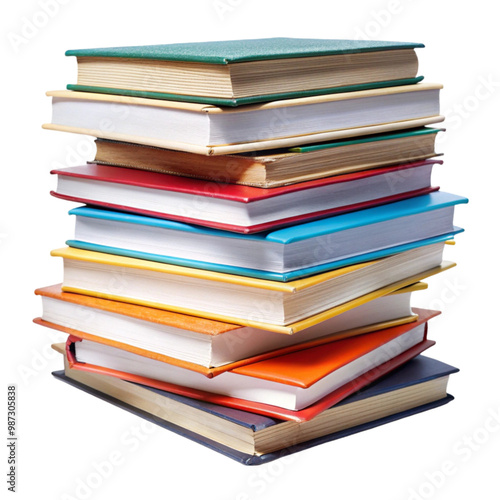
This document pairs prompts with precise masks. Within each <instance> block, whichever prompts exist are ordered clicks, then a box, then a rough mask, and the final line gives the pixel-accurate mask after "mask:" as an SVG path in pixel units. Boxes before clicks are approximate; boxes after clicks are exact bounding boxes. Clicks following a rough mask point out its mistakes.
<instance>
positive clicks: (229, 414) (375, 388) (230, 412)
mask: <svg viewBox="0 0 500 500" xmlns="http://www.w3.org/2000/svg"><path fill="white" fill-rule="evenodd" d="M456 372H458V369H457V368H455V367H453V366H450V365H448V364H446V363H442V362H441V361H438V360H435V359H432V358H429V357H426V356H422V355H419V356H418V357H416V358H414V359H412V360H411V361H409V362H407V363H405V364H404V365H403V366H401V367H399V368H397V369H396V370H394V371H393V372H391V373H390V374H389V375H387V376H385V377H383V378H382V379H380V380H378V381H376V382H374V383H373V384H371V385H369V386H367V387H365V388H363V389H362V390H360V391H358V392H357V393H355V394H353V395H351V396H349V397H347V398H346V399H344V400H343V401H342V402H340V403H338V405H337V406H340V405H348V404H350V403H354V402H356V401H360V400H363V399H367V398H371V397H374V396H377V395H380V394H383V393H387V392H391V391H395V390H398V389H401V388H404V387H408V386H411V385H415V384H419V383H423V382H427V381H429V380H433V379H436V378H440V377H444V376H447V375H450V374H452V373H456ZM53 375H54V376H55V377H56V378H57V379H59V380H62V381H64V382H67V383H68V384H70V385H73V386H75V387H77V388H79V389H81V390H83V391H85V392H88V393H90V394H92V395H94V396H96V397H98V398H100V399H103V400H104V401H107V402H109V403H111V404H114V405H116V406H119V407H121V408H123V409H125V410H127V411H130V412H132V413H134V414H136V415H138V416H140V417H142V418H145V419H147V420H149V421H151V422H153V423H155V424H157V425H160V426H161V427H164V428H166V429H169V430H171V431H173V432H176V433H178V434H181V435H183V436H185V437H187V438H189V439H191V440H193V441H196V442H198V443H200V444H203V445H205V446H207V447H209V448H211V449H213V450H215V451H218V452H219V453H222V454H224V455H226V456H228V457H230V458H232V459H234V460H237V461H239V462H241V463H243V464H245V465H258V464H262V463H266V462H269V461H271V460H275V459H277V458H280V457H282V456H284V455H288V454H291V453H296V452H298V451H301V450H304V449H307V448H311V447H313V446H316V445H318V444H322V443H326V442H329V441H332V440H335V439H339V438H342V437H345V436H348V435H349V434H353V433H356V432H361V431H363V430H367V429H370V428H372V427H376V426H378V425H382V424H385V423H388V422H391V421H394V420H397V419H400V418H403V417H406V416H409V415H412V414H415V413H419V412H422V411H425V410H428V409H431V408H434V407H437V406H441V405H443V404H446V403H448V402H449V401H451V400H452V399H453V397H452V396H450V395H447V396H446V397H444V398H442V399H439V400H437V401H434V402H431V403H428V404H425V405H421V406H417V407H415V408H412V409H409V410H406V411H403V412H399V413H396V414H393V415H389V416H387V417H385V418H382V419H378V420H375V421H372V422H367V423H365V424H362V425H358V426H356V427H352V428H349V429H346V430H343V431H339V432H335V433H332V434H328V435H325V436H322V437H319V438H316V439H312V440H310V441H306V442H304V443H300V444H296V445H293V446H289V447H286V448H284V449H283V450H279V451H275V452H273V453H268V454H264V455H261V456H257V455H249V454H246V453H242V452H240V451H236V450H234V449H231V448H229V447H227V446H224V445H221V444H219V443H217V442H215V441H212V440H210V439H208V438H206V437H205V436H202V435H199V434H196V433H194V432H192V431H189V430H186V429H183V428H182V427H180V426H178V425H175V424H172V423H171V422H168V421H166V420H163V419H161V418H159V417H157V416H155V415H153V414H150V413H148V412H145V411H143V410H140V409H137V408H135V407H133V406H131V405H129V404H127V403H124V402H122V401H119V400H118V399H116V398H113V397H112V396H109V395H108V394H105V393H102V392H100V391H97V390H95V389H92V388H90V387H88V386H86V385H84V384H82V383H80V382H77V381H75V380H73V379H71V378H69V377H67V376H66V375H65V374H64V371H57V372H54V373H53ZM128 383H130V382H128ZM142 387H144V388H146V389H147V390H150V391H152V392H153V393H154V394H155V396H156V397H159V398H162V397H164V398H169V399H173V400H175V401H177V402H180V403H182V404H185V405H188V406H191V407H193V408H196V409H198V410H201V411H205V412H207V413H209V414H211V415H214V416H216V417H218V418H221V419H222V420H228V421H230V422H232V423H235V424H237V425H241V426H243V427H245V428H248V429H251V430H252V431H255V432H256V431H259V430H262V429H266V428H269V427H271V426H275V425H279V424H280V423H282V421H281V420H278V419H274V418H269V417H265V416H262V415H258V414H255V413H250V412H245V411H242V410H235V409H232V408H227V407H224V406H219V405H215V404H211V403H206V402H203V401H199V400H195V399H191V398H187V397H184V396H179V395H176V394H172V393H169V392H165V391H161V390H159V389H154V388H151V387H146V386H142Z"/></svg>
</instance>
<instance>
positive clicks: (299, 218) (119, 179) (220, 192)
mask: <svg viewBox="0 0 500 500" xmlns="http://www.w3.org/2000/svg"><path fill="white" fill-rule="evenodd" d="M436 163H438V164H440V163H442V161H441V160H425V161H421V162H415V163H408V164H405V165H398V166H391V167H384V168H378V169H373V170H366V171H361V172H354V173H350V174H344V175H338V176H333V177H326V178H322V179H315V180H311V181H306V182H301V183H298V184H290V185H288V186H280V187H276V188H270V189H264V188H258V187H253V186H242V185H238V184H221V183H217V182H211V181H205V180H200V179H193V178H188V177H180V176H175V175H169V174H163V173H157V172H149V171H146V170H135V169H132V168H123V167H112V166H108V165H98V164H92V163H91V164H87V165H83V166H78V167H69V168H66V169H60V170H53V171H52V172H51V173H52V174H56V175H58V176H59V177H62V178H74V179H81V180H83V181H85V180H87V181H98V182H99V183H102V184H103V185H106V184H110V185H113V184H118V185H127V186H136V187H140V188H145V189H151V190H155V191H163V192H165V194H168V193H182V194H185V195H188V196H192V197H193V199H192V200H193V202H199V200H200V197H202V198H201V199H203V198H207V199H208V198H216V199H220V200H226V201H231V202H235V203H241V204H242V205H247V206H250V205H251V204H253V203H258V202H259V201H263V200H267V199H270V198H274V197H279V196H283V195H287V194H291V193H297V192H299V191H304V190H310V196H311V197H314V194H315V189H318V188H322V187H324V186H331V185H338V184H342V183H346V182H356V181H361V180H364V179H368V178H373V177H376V176H380V175H385V174H389V173H396V174H398V173H401V175H400V177H399V178H398V179H400V180H401V183H399V182H398V184H399V185H398V189H402V185H403V182H404V179H405V172H406V171H407V170H408V169H410V168H417V167H424V166H431V165H434V164H436ZM388 184H389V183H388ZM393 187H394V186H393ZM387 188H388V191H387V192H388V193H390V194H388V195H387V196H383V197H381V198H380V197H379V198H375V199H373V198H372V199H369V198H370V194H369V193H368V192H367V193H362V194H361V197H362V198H363V200H362V201H359V202H357V203H353V204H349V205H344V206H336V207H334V208H326V209H323V210H320V211H318V210H315V211H311V212H309V213H303V214H300V215H294V216H291V217H285V218H278V219H276V220H272V221H269V222H263V223H257V224H252V225H246V226H242V225H238V224H233V223H231V222H221V221H214V220H207V219H205V218H201V216H200V217H194V216H191V215H185V214H186V213H189V212H191V211H192V208H193V207H192V206H191V207H190V210H184V211H183V210H181V211H180V212H181V213H177V214H176V213H171V212H170V211H162V210H149V209H144V208H141V207H138V206H136V205H134V203H133V202H132V197H128V198H127V199H126V200H123V203H116V202H110V201H109V200H106V199H104V198H102V197H101V198H99V197H98V196H95V197H93V196H88V197H79V196H74V195H71V194H68V193H65V192H62V191H61V190H60V189H59V188H58V190H57V191H52V192H51V194H52V195H53V196H56V197H58V198H62V199H65V200H69V201H74V202H79V203H86V204H88V205H94V206H99V207H104V208H109V209H113V210H118V211H125V212H132V213H138V214H141V215H146V216H150V217H158V218H164V219H171V220H176V221H181V222H186V223H191V224H198V225H203V226H207V227H213V228H217V229H224V230H227V231H234V232H240V233H254V232H258V231H264V230H268V229H272V228H276V227H282V226H286V225H291V224H295V223H298V222H305V221H309V220H313V219H317V218H321V217H325V216H327V215H334V214H339V213H343V212H348V211H353V210H360V209H363V208H369V207H372V206H376V205H380V204H384V203H389V202H393V201H399V200H402V199H406V198H410V197H413V196H418V195H422V194H427V193H429V192H432V191H436V190H438V189H439V188H438V187H430V186H427V187H424V188H419V189H417V190H412V191H404V192H395V190H394V189H391V188H390V186H389V185H388V186H387ZM361 191H362V190H361ZM201 203H203V202H201ZM191 205H195V203H192V204H191ZM181 208H182V207H181Z"/></svg>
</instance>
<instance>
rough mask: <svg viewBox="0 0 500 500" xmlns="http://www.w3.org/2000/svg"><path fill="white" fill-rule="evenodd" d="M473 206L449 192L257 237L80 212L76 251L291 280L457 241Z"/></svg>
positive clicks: (101, 212)
mask: <svg viewBox="0 0 500 500" xmlns="http://www.w3.org/2000/svg"><path fill="white" fill-rule="evenodd" d="M466 202H467V199H466V198H464V197H461V196H456V195H453V194H449V193H444V192H435V193H431V194H429V195H423V196H417V197H413V198H410V199H407V200H404V201H399V202H393V203H389V204H386V205H381V206H378V207H375V208H368V209H364V210H358V211H355V212H351V213H346V214H343V215H337V216H333V217H328V218H324V219H321V220H319V221H315V222H308V223H304V224H299V225H295V226H292V227H288V228H285V229H277V230H274V231H266V232H264V233H257V234H251V235H247V234H235V233H231V232H228V231H219V230H213V229H206V228H203V227H200V226H195V225H191V224H184V223H179V222H173V221H169V220H165V219H158V218H152V217H144V216H140V215H134V214H129V213H123V212H115V211H111V210H100V209H96V208H92V207H79V208H76V209H73V210H71V211H70V212H69V213H70V214H72V215H74V216H75V233H74V238H72V239H70V240H68V241H67V242H66V243H67V244H68V245H69V246H70V247H75V248H81V249H84V250H93V251H98V252H103V253H110V254H115V255H122V256H125V257H134V258H140V259H145V260H151V261H156V262H164V263H166V264H174V265H181V266H187V267H194V268H200V269H206V270H210V271H218V272H224V273H229V274H239V275H241V276H249V277H254V278H260V279H271V280H276V281H291V280H293V279H298V278H303V277H306V276H310V275H314V274H318V273H320V272H325V271H329V270H332V269H336V268H340V267H344V266H346V265H352V264H356V263H359V262H366V261H368V260H374V259H377V258H382V257H386V256H388V255H391V254H394V253H398V252H401V251H405V250H409V249H411V248H416V247H418V246H422V245H429V244H432V243H436V242H438V241H444V240H448V239H451V238H453V236H454V235H455V234H457V233H459V232H461V231H462V229H460V228H458V227H455V226H454V225H453V217H454V207H455V206H456V205H458V204H461V203H466Z"/></svg>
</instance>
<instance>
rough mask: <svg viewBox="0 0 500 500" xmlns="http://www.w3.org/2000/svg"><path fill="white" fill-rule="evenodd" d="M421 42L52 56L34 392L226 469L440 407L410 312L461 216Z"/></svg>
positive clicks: (421, 317) (434, 369)
mask: <svg viewBox="0 0 500 500" xmlns="http://www.w3.org/2000/svg"><path fill="white" fill-rule="evenodd" d="M419 47H422V45H421V44H414V43H399V42H368V41H349V40H312V39H286V38H276V39H261V40H241V41H225V42H207V43H188V44H174V45H157V46H144V47H121V48H108V49H89V50H73V51H68V52H67V55H70V56H76V57H77V60H78V82H77V84H76V85H68V90H65V91H55V92H49V93H48V95H50V96H51V97H52V109H53V117H52V122H51V123H50V124H47V125H44V127H45V128H47V129H53V130H62V131H69V132H74V133H80V134H87V135H91V136H94V137H96V156H95V158H94V159H93V161H91V162H89V163H88V164H86V165H82V166H77V167H69V168H64V169H59V170H55V171H53V172H52V173H53V174H54V175H57V178H58V183H57V189H56V190H55V191H54V192H52V194H53V195H54V196H56V197H58V198H61V199H64V200H69V201H72V202H77V203H79V204H83V205H84V206H78V207H76V208H73V209H72V210H71V211H70V214H71V215H73V216H74V217H75V222H76V224H75V234H74V236H73V238H72V239H70V240H68V241H67V245H68V246H67V247H65V248H62V249H58V250H54V251H53V252H52V255H54V256H58V257H62V259H63V262H64V279H63V283H62V285H53V286H48V287H45V288H40V289H38V290H36V293H37V294H38V295H40V296H41V297H42V304H43V315H42V316H41V317H40V318H36V319H35V322H36V323H39V324H41V325H43V326H46V327H50V328H54V329H57V330H60V331H63V332H65V333H67V334H68V340H67V343H66V344H65V345H55V346H54V348H55V349H56V350H58V351H60V352H61V353H62V354H63V356H64V370H63V371H59V372H55V373H54V375H55V376H56V377H57V378H59V379H61V380H63V381H65V382H67V383H69V384H71V385H73V386H75V387H77V388H79V389H82V390H84V391H86V392H89V393H91V394H93V395H95V396H97V397H99V398H102V399H104V400H106V401H108V402H110V403H112V404H115V405H118V406H120V407H123V408H124V409H126V410H128V411H131V412H133V413H135V414H137V415H140V416H141V417H143V418H145V419H148V420H150V421H153V422H155V423H157V424H159V425H162V426H164V427H166V428H168V429H171V430H173V431H175V432H177V433H180V434H182V435H184V436H186V437H188V438H190V439H193V440H196V441H198V442H200V443H203V444H205V445H207V446H209V447H210V448H212V449H215V450H217V451H219V452H222V453H224V454H226V455H228V456H230V457H231V458H234V459H236V460H239V461H240V462H242V463H245V464H260V463H264V462H266V461H269V460H273V459H275V458H278V457H280V456H283V455H284V454H288V453H294V452H296V451H299V450H301V449H304V448H307V447H311V446H314V445H317V444H320V443H324V442H327V441H331V440H333V439H336V438H339V437H342V436H344V435H347V434H349V433H352V432H358V431H360V430H364V429H367V428H370V427H373V426H376V425H380V424H382V423H386V422H389V421H391V420H395V419H398V418H402V417H404V416H407V415H410V414H413V413H417V412H420V411H424V410H427V409H429V408H433V407H436V406H439V405H442V404H444V403H446V402H448V401H449V400H450V399H452V397H451V396H449V395H448V394H447V393H446V384H447V381H448V377H449V375H450V374H451V373H453V372H455V371H457V370H456V369H455V368H453V367H451V366H449V365H446V364H444V363H442V362H440V361H437V360H433V359H431V358H428V357H425V356H422V355H420V353H421V352H423V351H424V350H426V349H427V348H429V347H431V346H432V345H433V343H434V342H433V341H431V340H429V339H427V329H428V323H429V321H430V320H431V319H432V318H433V317H434V316H436V315H437V314H439V312H438V311H430V310H425V309H417V308H412V307H411V296H412V294H413V293H418V290H421V289H424V288H426V286H427V285H426V284H425V283H423V282H422V280H423V279H425V278H428V277H430V276H432V275H435V274H437V273H440V272H442V271H445V270H446V269H448V268H450V267H452V266H453V265H454V264H453V263H451V262H447V261H445V260H443V252H444V248H445V244H446V243H449V242H451V240H453V238H454V236H455V235H456V234H457V233H459V232H461V231H462V229H460V228H457V227H455V226H454V225H453V217H454V208H455V206H456V205H458V204H462V203H466V202H467V200H466V198H463V197H460V196H456V195H453V194H450V193H445V192H442V191H440V190H439V188H438V187H434V186H432V184H431V173H432V169H433V167H434V166H435V165H437V164H438V165H439V164H440V163H442V162H441V160H439V159H438V156H439V155H438V154H436V152H435V148H434V144H435V138H436V135H437V134H438V133H439V132H441V131H442V130H441V129H438V128H431V127H427V125H430V124H435V123H439V122H440V121H442V120H443V117H442V116H441V115H440V114H439V91H440V88H441V86H440V85H435V84H428V83H422V82H421V80H422V77H419V76H417V68H418V61H417V55H416V51H415V49H417V48H419Z"/></svg>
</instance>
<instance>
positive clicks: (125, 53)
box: [66, 38, 424, 64]
mask: <svg viewBox="0 0 500 500" xmlns="http://www.w3.org/2000/svg"><path fill="white" fill-rule="evenodd" d="M421 47H424V45H423V44H421V43H409V42H384V41H379V40H327V39H312V38H261V39H254V40H226V41H216V42H192V43H174V44H167V45H145V46H132V47H110V48H94V49H79V50H68V51H67V52H66V55H67V56H77V57H125V58H134V59H153V60H162V61H189V62H202V63H212V64H230V63H236V62H244V61H262V60H269V59H287V58H292V57H311V56H326V55H336V54H352V53H356V52H375V51H382V50H396V49H414V48H421Z"/></svg>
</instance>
